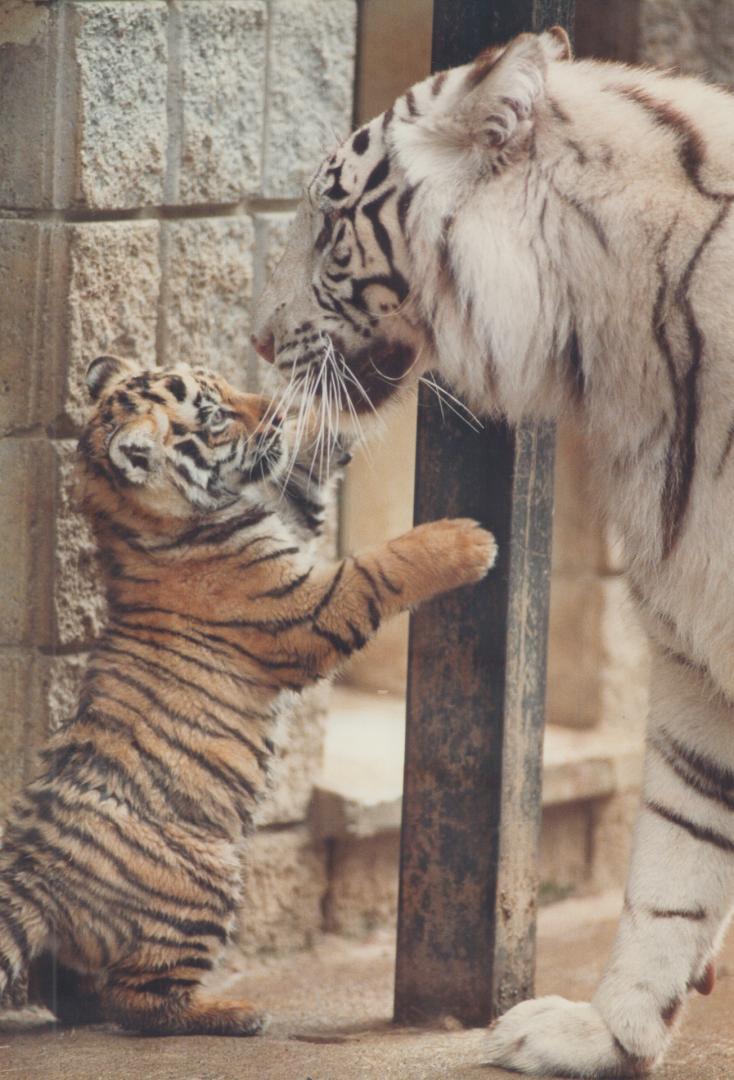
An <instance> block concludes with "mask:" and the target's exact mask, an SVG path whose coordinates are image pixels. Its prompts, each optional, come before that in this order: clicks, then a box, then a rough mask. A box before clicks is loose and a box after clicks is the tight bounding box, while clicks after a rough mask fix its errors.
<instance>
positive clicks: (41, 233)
mask: <svg viewBox="0 0 734 1080" xmlns="http://www.w3.org/2000/svg"><path fill="white" fill-rule="evenodd" d="M0 48H1V46H0ZM1 71H2V63H1V62H0V72H1ZM1 78H2V76H1V75H0V79H1ZM1 93H2V91H1V90H0V100H2V98H1ZM3 129H4V125H3V124H0V132H1V131H2V130H3ZM0 138H1V136H0ZM1 160H2V152H1V151H0V161H1ZM1 172H2V170H1V169H0V173H1ZM56 233H57V230H55V229H53V228H49V227H48V226H47V225H42V224H38V223H36V222H30V221H11V220H6V221H0V326H2V328H3V329H2V364H1V365H0V435H6V434H8V433H9V432H13V431H17V432H22V431H27V430H28V429H29V428H32V427H34V426H36V425H40V424H45V423H47V422H48V421H49V420H50V419H51V414H52V412H53V406H54V400H55V396H56V395H55V393H54V390H55V381H56V380H55V371H54V364H53V360H52V357H51V356H50V355H49V354H50V352H51V351H52V350H50V349H49V342H50V339H51V338H52V337H53V328H52V327H50V326H49V323H50V322H51V321H52V316H51V312H50V310H49V309H50V301H49V297H48V285H49V275H50V273H51V266H50V257H51V256H50V252H51V247H52V242H53V239H54V237H55V235H56Z"/></svg>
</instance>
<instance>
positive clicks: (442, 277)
mask: <svg viewBox="0 0 734 1080" xmlns="http://www.w3.org/2000/svg"><path fill="white" fill-rule="evenodd" d="M732 202H734V97H732V96H731V95H730V94H728V93H726V92H725V91H723V90H721V89H717V88H715V87H712V86H709V85H705V84H704V83H703V82H700V81H697V80H695V79H690V78H679V77H676V76H674V75H672V74H670V73H664V72H658V71H653V70H648V69H639V68H632V67H627V66H624V65H621V64H617V63H599V62H595V61H591V60H585V61H581V62H573V61H572V58H571V55H570V49H569V45H568V40H567V38H566V36H565V34H564V33H563V31H560V30H557V29H556V30H553V31H549V32H548V33H546V34H543V35H541V36H535V35H529V34H526V35H522V36H521V37H518V38H516V39H515V40H514V41H513V42H511V44H510V45H509V46H507V47H506V48H505V49H495V50H489V51H488V52H486V53H484V54H482V56H481V57H479V59H478V60H477V61H476V62H475V63H474V64H470V65H467V66H464V67H459V68H456V69H454V70H451V71H447V72H441V73H440V74H437V75H434V76H432V77H431V78H429V79H427V80H426V81H425V82H422V83H420V84H419V85H417V86H415V87H413V89H411V90H409V91H408V92H407V93H406V94H405V95H404V96H403V97H402V98H400V99H399V100H398V101H397V102H396V103H395V105H394V106H393V107H392V108H391V109H389V110H388V111H387V112H386V113H385V114H384V115H383V116H380V117H378V118H377V119H375V120H373V121H372V122H371V123H369V124H367V125H366V126H364V127H362V128H360V129H359V131H357V132H356V133H355V134H354V135H353V136H352V137H351V138H350V139H349V140H348V141H347V142H346V143H345V144H344V145H343V146H342V147H341V148H340V149H339V150H337V151H336V152H335V153H333V154H332V155H331V156H330V157H329V158H328V159H327V160H326V161H325V162H324V163H323V165H322V166H321V168H320V169H319V170H318V172H317V174H316V176H315V177H314V179H313V181H312V182H311V184H310V185H309V188H308V194H307V198H306V199H305V200H304V202H303V205H302V206H301V208H300V210H299V212H298V216H297V220H296V223H295V225H294V228H293V233H292V237H291V241H290V246H289V247H288V249H287V251H286V253H285V255H284V257H283V259H282V261H281V263H280V265H279V267H278V268H277V270H276V271H275V274H274V276H273V280H272V282H271V284H270V285H269V287H268V289H267V291H266V294H265V295H264V297H263V299H262V307H261V312H260V321H259V325H258V326H257V328H256V334H255V338H254V340H255V344H256V347H257V348H258V350H259V351H260V352H261V354H262V355H263V356H265V357H266V358H267V359H269V360H271V361H274V362H275V364H276V365H277V367H278V368H279V369H280V370H281V372H282V374H283V375H284V377H286V378H288V379H290V387H291V389H290V391H289V392H290V393H292V392H293V388H294V387H295V388H298V389H300V391H301V392H302V393H305V394H307V395H312V394H321V395H322V397H324V398H325V400H326V399H328V408H332V407H337V406H338V407H339V409H340V411H341V413H342V419H341V420H340V421H339V423H341V424H345V423H346V422H347V421H346V419H345V417H347V416H348V415H349V414H353V413H356V414H358V415H359V414H361V413H365V412H366V411H367V410H368V408H369V404H368V400H367V399H370V400H371V402H372V403H373V404H374V405H376V406H377V407H379V406H380V405H381V404H382V403H383V402H384V401H385V400H387V399H389V398H391V397H392V396H393V395H395V394H396V392H399V391H400V388H401V387H403V386H407V385H409V384H411V383H413V382H414V381H415V379H416V378H417V376H418V375H419V374H420V373H421V372H424V371H425V370H427V369H434V370H436V371H438V372H439V373H440V374H441V376H442V377H443V379H444V380H445V381H446V382H448V383H449V384H450V385H451V386H452V387H453V389H454V390H455V391H456V392H458V393H460V394H462V395H463V396H464V397H465V399H466V400H467V401H468V403H469V405H471V406H472V407H473V408H475V409H477V410H481V411H483V412H484V413H487V414H499V413H501V414H504V415H505V416H507V417H509V419H510V420H512V421H517V420H519V419H520V418H521V417H550V418H557V417H558V416H559V415H560V414H561V413H573V414H574V415H575V417H576V418H577V420H578V422H579V424H580V425H582V426H583V428H584V429H585V430H586V432H587V433H588V436H589V446H590V449H591V454H592V457H593V464H594V468H595V471H596V475H597V479H598V489H599V492H600V493H601V499H602V502H603V509H604V512H605V513H606V515H607V516H608V517H609V518H611V519H613V520H614V522H615V523H616V525H617V527H618V528H619V530H620V532H621V534H622V535H623V537H624V541H625V546H626V555H627V562H628V567H629V571H628V579H629V584H630V589H631V593H632V596H633V598H634V600H635V602H636V604H637V606H638V608H639V610H640V614H641V617H642V619H643V620H644V622H645V624H646V627H647V629H648V632H649V635H650V639H651V643H652V648H653V652H654V661H653V680H654V682H653V688H652V689H653V693H652V710H651V716H650V720H649V732H648V746H647V756H646V773H645V781H644V792H643V799H642V805H641V810H640V814H639V818H638V821H637V825H636V832H635V841H634V851H633V857H632V865H631V869H630V876H629V883H628V888H627V894H626V903H625V910H624V913H623V915H622V919H621V923H620V927H619V933H618V936H617V940H616V944H615V946H614V951H613V955H612V958H611V960H610V962H609V965H608V967H607V970H606V973H605V975H604V977H603V979H602V981H601V985H600V986H599V988H598V990H597V992H596V994H595V995H594V997H593V1000H592V1001H591V1002H590V1003H588V1004H587V1003H572V1002H569V1001H567V1000H565V999H563V998H560V997H549V998H541V999H539V1000H535V1001H526V1002H524V1003H523V1004H521V1005H518V1006H517V1007H515V1008H514V1009H512V1010H510V1011H509V1012H508V1013H507V1014H506V1015H505V1016H503V1017H502V1018H501V1019H500V1020H499V1022H498V1023H497V1024H496V1025H495V1026H494V1028H493V1029H492V1032H491V1035H490V1037H489V1055H488V1056H489V1060H490V1062H492V1063H495V1064H501V1065H504V1066H507V1067H510V1068H513V1069H516V1070H519V1071H522V1072H529V1073H556V1074H563V1075H569V1074H570V1075H574V1076H581V1077H608V1076H623V1075H624V1076H626V1075H638V1074H640V1073H642V1072H645V1071H647V1070H649V1069H651V1068H652V1067H654V1066H655V1065H656V1064H657V1063H658V1062H659V1061H660V1060H661V1058H662V1056H663V1053H664V1051H665V1049H666V1047H667V1046H668V1044H669V1042H670V1039H671V1035H672V1032H673V1028H674V1027H675V1025H676V1022H677V1020H678V1018H679V1016H680V1014H681V1011H682V1006H683V1004H684V1002H685V999H686V996H687V993H688V991H690V990H691V989H692V988H696V989H699V990H701V991H702V992H708V991H709V990H710V989H711V988H712V985H713V978H714V967H713V963H714V957H715V955H716V952H717V949H718V948H719V945H720V942H721V940H722V936H723V934H724V931H725V928H726V926H727V922H728V920H729V917H730V913H731V909H732V903H733V901H734V536H733V533H732V524H731V520H732V519H731V518H730V517H729V514H730V513H731V508H732V506H734V305H733V304H732V297H734V215H732ZM326 411H328V409H327V410H326Z"/></svg>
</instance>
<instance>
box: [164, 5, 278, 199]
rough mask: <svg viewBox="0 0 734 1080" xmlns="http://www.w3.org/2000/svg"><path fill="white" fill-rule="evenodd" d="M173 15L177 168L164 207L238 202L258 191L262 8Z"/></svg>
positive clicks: (212, 8) (209, 8) (185, 9)
mask: <svg viewBox="0 0 734 1080" xmlns="http://www.w3.org/2000/svg"><path fill="white" fill-rule="evenodd" d="M178 11H180V18H179V17H178ZM178 11H177V10H176V9H175V8H174V9H173V11H172V18H173V19H175V20H176V26H177V27H178V28H179V30H180V50H181V51H180V57H179V58H178V59H177V60H176V61H173V59H172V63H176V64H177V68H176V70H177V71H178V74H179V79H180V98H179V97H178V96H177V94H175V93H174V94H173V95H172V100H171V99H169V106H170V108H171V110H172V114H173V115H176V113H177V111H178V116H177V120H178V122H179V123H180V148H179V153H180V161H179V164H178V177H177V178H176V177H175V176H174V177H171V178H170V179H169V183H168V184H167V199H166V201H167V202H171V201H175V202H176V203H183V204H188V203H231V202H238V201H239V200H240V199H242V198H243V197H244V196H246V195H251V194H253V193H254V192H256V191H257V190H258V188H259V185H260V162H261V156H262V126H263V115H264V97H265V77H264V71H263V55H264V53H265V41H266V6H265V3H264V2H263V0H190V2H184V3H183V4H182V5H181V6H180V8H179V9H178ZM177 89H178V88H177V87H172V90H174V91H175V90H177ZM172 166H173V169H174V170H175V169H176V165H175V164H174V163H172ZM171 196H173V199H171Z"/></svg>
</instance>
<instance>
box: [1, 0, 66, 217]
mask: <svg viewBox="0 0 734 1080" xmlns="http://www.w3.org/2000/svg"><path fill="white" fill-rule="evenodd" d="M55 27H56V13H55V12H53V11H52V10H50V9H49V8H48V7H41V6H40V5H36V4H29V3H27V2H26V0H5V2H4V3H3V5H2V13H1V15H0V101H1V102H2V124H0V206H3V207H14V208H16V207H17V208H20V207H31V206H33V207H36V206H46V205H47V204H48V183H47V177H48V170H49V164H50V163H49V150H50V145H49V140H50V138H51V130H52V117H53V112H52V110H51V109H50V108H49V106H48V102H49V98H50V97H51V82H52V78H53V63H52V59H51V58H52V53H53V50H52V43H53V40H54V35H53V31H54V29H55Z"/></svg>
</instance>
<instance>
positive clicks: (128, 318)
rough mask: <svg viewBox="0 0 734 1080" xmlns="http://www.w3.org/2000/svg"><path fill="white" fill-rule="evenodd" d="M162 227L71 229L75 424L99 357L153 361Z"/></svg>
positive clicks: (83, 412) (70, 406) (71, 404)
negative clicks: (89, 370) (88, 374)
mask: <svg viewBox="0 0 734 1080" xmlns="http://www.w3.org/2000/svg"><path fill="white" fill-rule="evenodd" d="M123 6H126V7H127V6H130V5H123ZM159 228H160V226H159V224H158V222H157V221H119V222H89V223H85V224H81V225H73V226H68V229H67V232H68V236H67V243H68V252H69V254H68V258H69V269H68V301H67V305H68V306H67V311H68V323H69V339H68V348H67V353H68V376H67V379H68V385H67V394H66V404H67V411H68V414H69V416H70V418H71V420H72V421H73V422H74V423H75V424H82V423H84V421H85V419H86V417H87V415H88V412H89V398H88V395H87V391H86V388H85V385H84V375H85V372H86V369H87V366H88V364H89V362H90V360H93V359H94V357H95V356H99V355H100V353H105V352H111V353H120V354H121V355H123V356H132V357H137V358H138V359H139V360H141V361H142V362H143V363H145V364H148V365H150V364H153V363H154V362H155V356H156V330H157V304H158V294H159V290H160V265H159V259H158V246H159Z"/></svg>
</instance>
